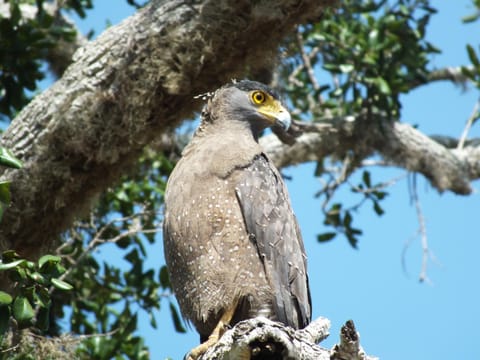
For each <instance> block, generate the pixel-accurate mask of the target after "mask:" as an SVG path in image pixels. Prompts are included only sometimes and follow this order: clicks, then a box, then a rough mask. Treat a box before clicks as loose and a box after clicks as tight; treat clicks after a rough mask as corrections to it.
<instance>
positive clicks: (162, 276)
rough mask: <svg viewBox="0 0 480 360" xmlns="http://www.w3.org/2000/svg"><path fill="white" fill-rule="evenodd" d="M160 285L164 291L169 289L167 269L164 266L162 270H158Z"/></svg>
mask: <svg viewBox="0 0 480 360" xmlns="http://www.w3.org/2000/svg"><path fill="white" fill-rule="evenodd" d="M160 285H161V286H162V288H164V289H167V288H169V287H170V279H169V277H168V269H167V267H166V266H165V265H164V266H162V268H161V269H160Z"/></svg>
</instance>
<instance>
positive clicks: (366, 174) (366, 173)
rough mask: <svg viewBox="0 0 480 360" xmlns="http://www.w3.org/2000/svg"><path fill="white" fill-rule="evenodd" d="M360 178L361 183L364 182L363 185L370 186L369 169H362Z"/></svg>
mask: <svg viewBox="0 0 480 360" xmlns="http://www.w3.org/2000/svg"><path fill="white" fill-rule="evenodd" d="M362 180H363V183H364V184H365V186H366V187H367V188H370V187H372V183H371V181H370V172H369V171H364V172H363V175H362Z"/></svg>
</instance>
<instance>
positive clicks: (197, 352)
mask: <svg viewBox="0 0 480 360" xmlns="http://www.w3.org/2000/svg"><path fill="white" fill-rule="evenodd" d="M236 309H237V304H236V303H235V304H234V306H232V307H231V308H230V309H228V310H227V311H225V312H224V313H223V315H222V317H221V318H220V321H219V322H218V324H217V326H215V329H213V331H212V333H211V334H210V336H209V337H208V339H207V341H205V342H203V343H201V344H200V345H198V346H197V347H196V348H193V349H192V350H191V351H190V353H189V354H188V357H187V360H196V359H198V358H199V357H200V356H201V355H203V354H204V353H205V351H207V350H208V348H209V347H211V346H213V345H215V344H216V343H217V342H218V340H219V339H220V338H221V337H222V335H223V334H224V333H225V329H226V328H227V326H228V325H229V324H230V321H231V320H232V318H233V315H234V314H235V310H236ZM249 358H250V356H248V358H246V359H249ZM239 360H240V359H239Z"/></svg>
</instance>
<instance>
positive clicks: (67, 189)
mask: <svg viewBox="0 0 480 360" xmlns="http://www.w3.org/2000/svg"><path fill="white" fill-rule="evenodd" d="M333 2H334V1H332V0H324V1H319V0H303V1H298V0H282V1H273V0H270V1H262V2H251V1H244V0H235V1H233V0H232V1H210V0H208V1H179V0H166V1H162V0H152V1H151V2H150V3H149V5H147V6H146V7H145V8H144V9H142V10H141V11H139V12H138V13H136V14H135V15H134V16H132V17H130V18H128V19H126V20H125V21H123V22H122V23H120V24H119V25H117V26H114V27H111V28H109V29H108V30H106V31H105V32H104V33H103V34H102V35H101V36H100V37H99V38H98V39H97V40H96V41H94V42H91V43H89V44H87V45H86V46H85V47H83V48H80V49H79V50H78V51H77V52H76V54H75V56H74V59H73V60H74V61H73V63H72V65H71V66H70V67H69V68H68V69H67V70H66V72H65V73H64V75H63V77H62V78H61V79H60V80H59V81H58V82H56V83H55V84H54V85H53V86H52V87H51V88H50V89H48V90H47V91H45V92H44V93H42V94H41V95H39V96H37V97H36V98H35V99H34V100H33V101H32V102H31V103H30V104H29V105H28V106H27V107H26V108H25V109H24V110H23V111H22V112H21V113H20V114H19V115H18V116H17V117H16V118H15V119H14V121H13V122H12V124H11V125H10V127H9V128H8V130H7V131H6V132H5V133H4V134H3V136H2V145H3V146H5V147H7V148H10V149H11V150H12V151H13V153H14V154H15V155H16V156H18V157H19V158H20V159H22V160H23V161H24V163H25V166H24V168H23V169H21V170H4V172H3V175H2V177H1V179H2V180H10V181H12V186H11V192H12V204H11V206H10V208H9V209H8V210H7V212H6V213H5V215H4V218H3V221H2V224H1V230H0V250H4V249H9V248H14V249H17V251H18V252H19V253H20V254H21V255H22V256H26V257H31V256H35V255H38V254H40V253H41V251H42V249H43V250H44V249H45V248H48V247H50V246H51V245H52V244H53V243H54V242H55V240H56V239H57V238H58V236H59V234H60V233H61V232H62V231H63V230H65V229H66V228H67V227H68V226H69V225H70V224H71V222H72V219H73V218H74V217H75V216H76V215H78V214H80V213H81V212H82V211H83V210H86V209H88V208H89V206H90V205H91V202H92V199H93V198H94V197H95V195H97V194H98V193H99V192H100V191H102V190H104V189H105V188H106V187H108V186H109V185H111V184H113V183H114V182H115V180H116V179H118V178H119V176H120V175H121V174H122V173H124V172H125V171H126V170H127V169H128V168H129V167H130V166H131V164H132V163H133V162H134V161H135V160H136V159H137V158H138V156H139V154H140V153H141V151H142V148H143V147H144V146H145V145H147V144H148V143H149V142H151V141H152V140H153V139H155V138H157V137H159V136H160V135H161V134H162V132H164V131H165V130H166V129H167V128H171V127H173V126H175V125H176V124H178V123H179V122H180V121H181V120H182V119H185V118H186V117H189V116H192V115H193V113H194V111H196V110H198V107H199V106H200V102H199V101H195V100H193V96H194V95H196V94H199V93H202V92H205V91H209V90H213V89H216V88H217V87H218V86H219V85H221V84H223V83H225V82H227V81H229V80H230V79H231V78H243V77H245V76H249V75H250V76H255V77H257V78H258V76H260V75H261V74H262V72H266V73H267V75H268V72H269V70H268V69H271V67H272V65H273V63H274V62H275V59H276V58H277V49H278V45H279V43H280V41H281V40H282V38H284V37H285V36H286V35H287V34H289V33H291V31H292V29H293V28H294V26H295V25H296V24H299V23H302V22H304V21H306V20H309V19H310V20H311V19H314V18H318V17H319V16H320V15H321V12H322V9H323V7H324V6H325V5H327V4H330V3H333ZM266 69H267V70H266Z"/></svg>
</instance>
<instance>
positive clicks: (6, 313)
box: [0, 306, 10, 343]
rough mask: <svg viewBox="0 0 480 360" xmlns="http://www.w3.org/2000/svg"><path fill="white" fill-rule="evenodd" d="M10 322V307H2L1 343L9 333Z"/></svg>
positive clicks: (0, 321) (0, 308) (0, 320)
mask: <svg viewBox="0 0 480 360" xmlns="http://www.w3.org/2000/svg"><path fill="white" fill-rule="evenodd" d="M9 321H10V307H9V306H0V343H2V341H1V340H2V337H3V335H4V334H5V333H6V332H7V330H8V326H9Z"/></svg>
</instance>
